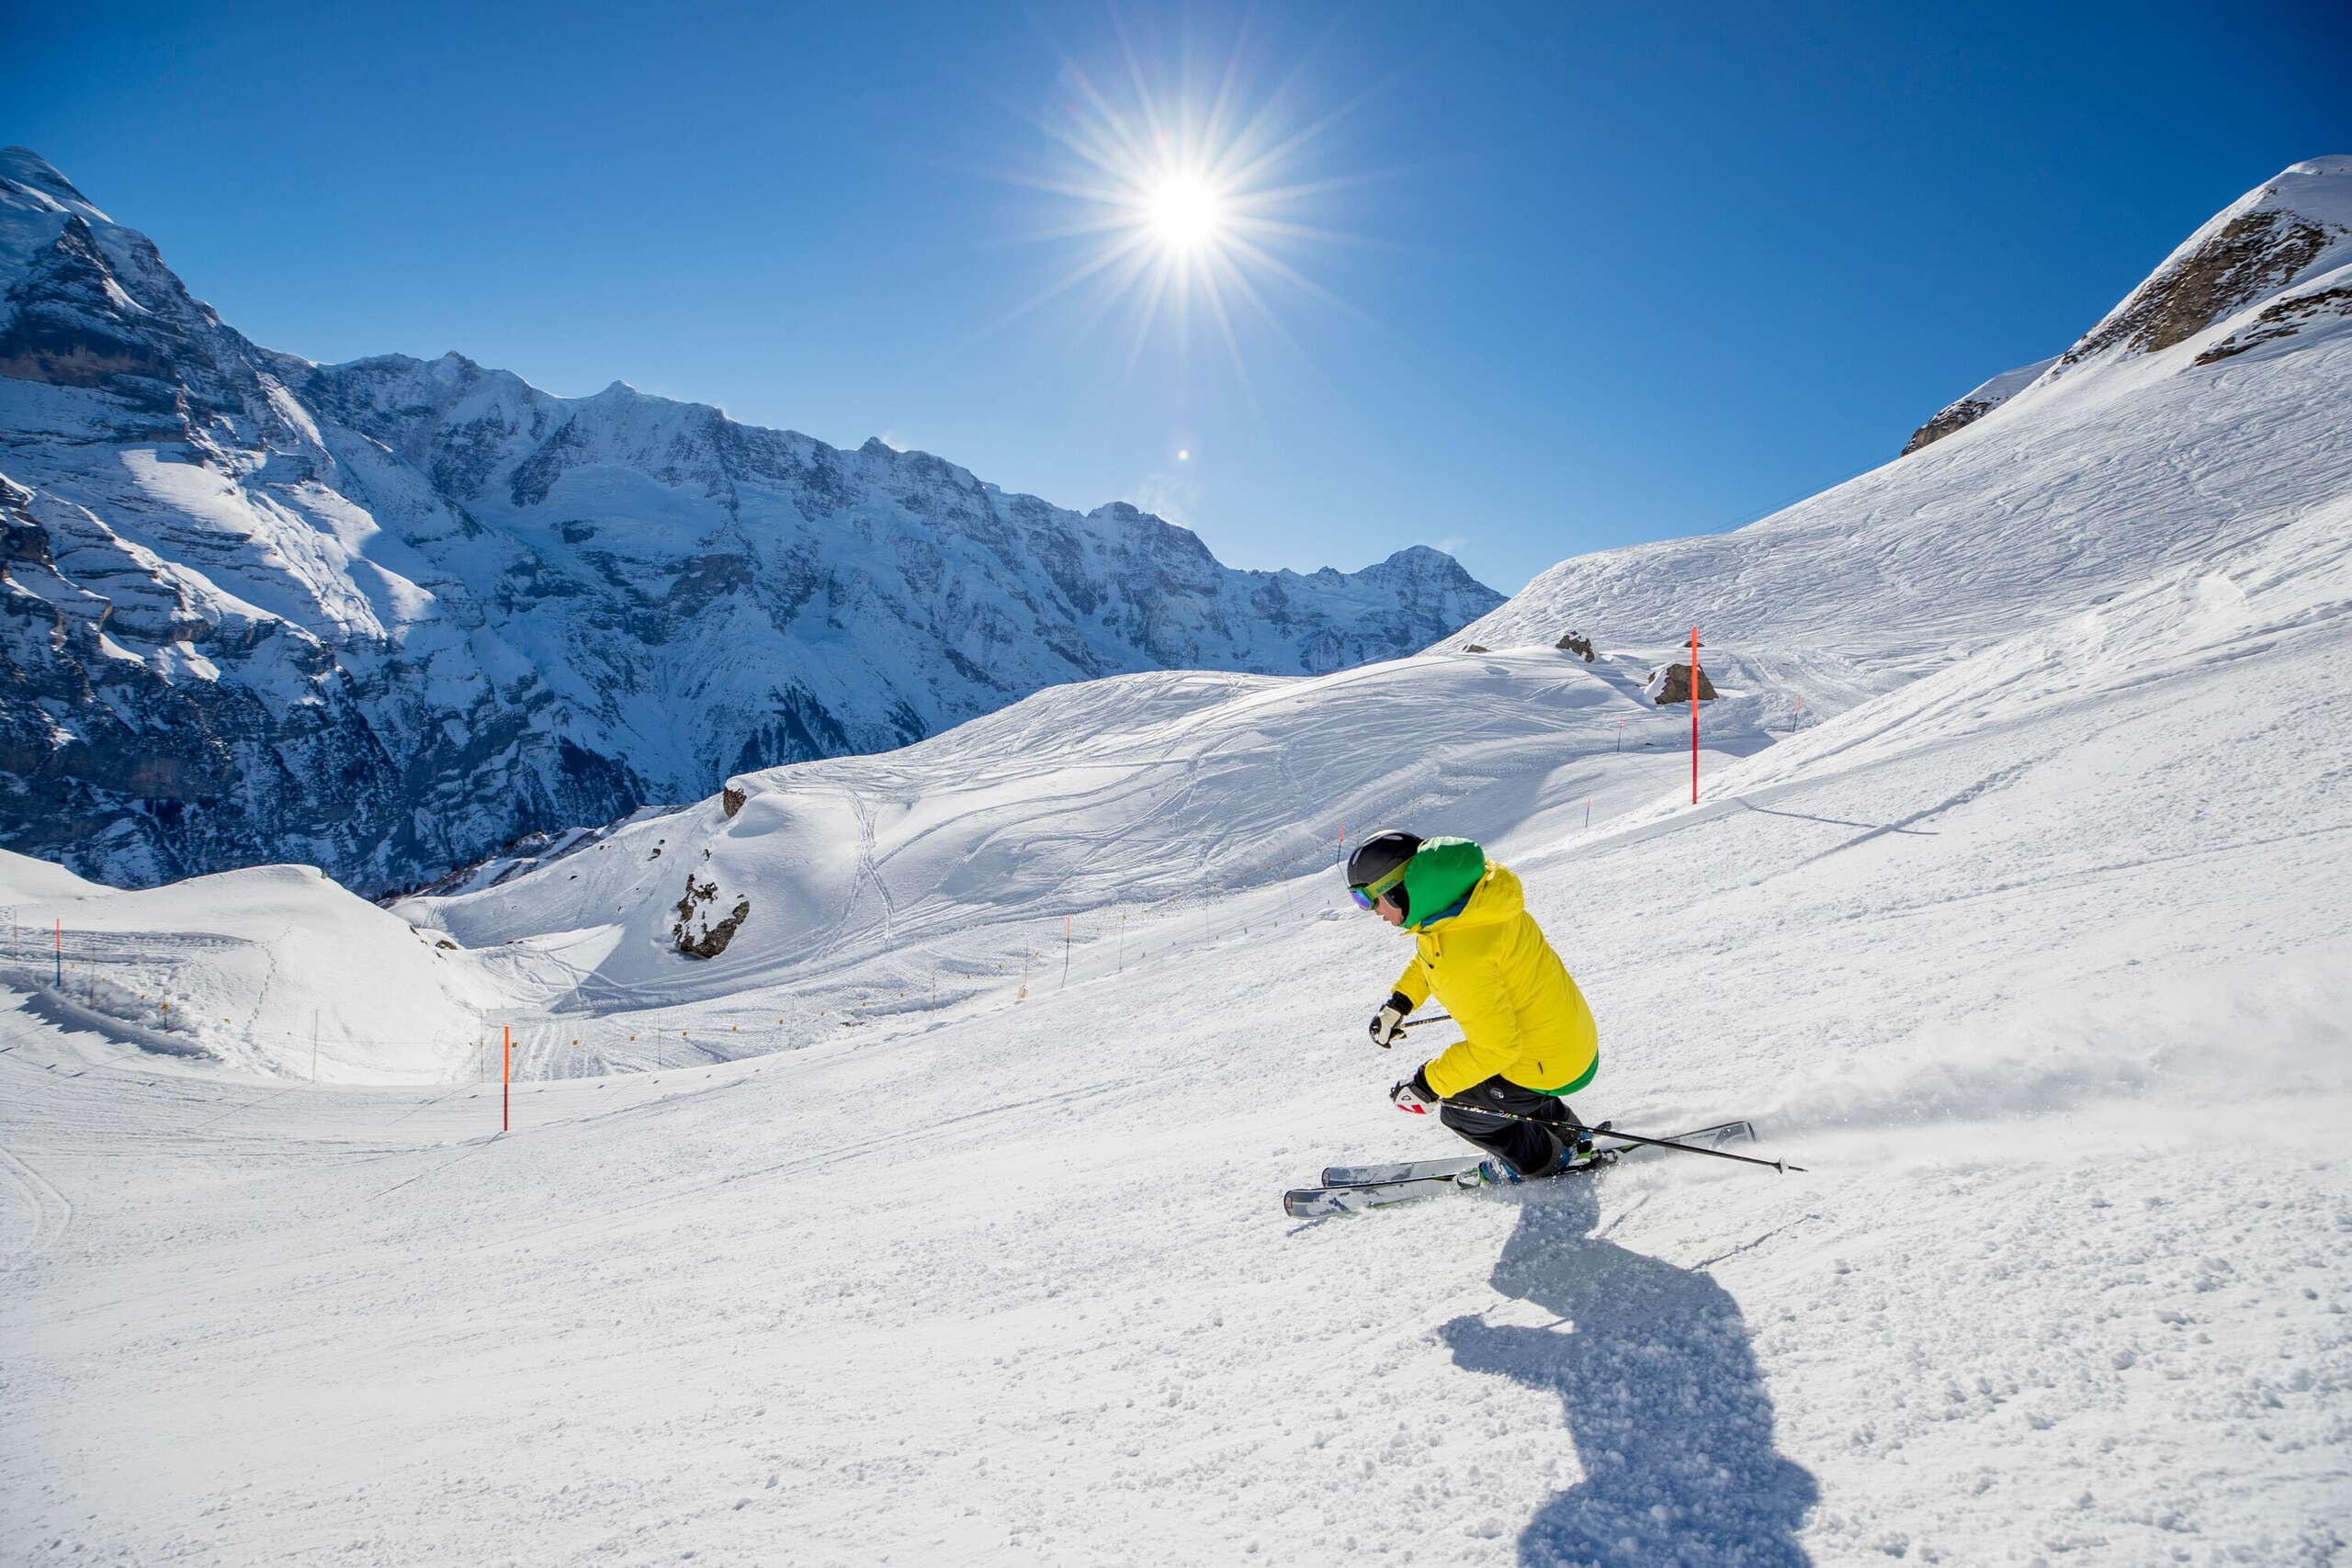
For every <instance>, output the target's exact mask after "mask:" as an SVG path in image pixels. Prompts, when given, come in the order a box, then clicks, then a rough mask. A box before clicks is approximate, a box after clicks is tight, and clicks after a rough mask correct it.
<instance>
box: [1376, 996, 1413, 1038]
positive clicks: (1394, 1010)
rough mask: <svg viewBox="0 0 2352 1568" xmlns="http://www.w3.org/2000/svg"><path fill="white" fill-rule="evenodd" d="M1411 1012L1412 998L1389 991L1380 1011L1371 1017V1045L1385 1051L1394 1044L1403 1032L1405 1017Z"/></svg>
mask: <svg viewBox="0 0 2352 1568" xmlns="http://www.w3.org/2000/svg"><path fill="white" fill-rule="evenodd" d="M1412 1010H1413V998H1410V997H1408V996H1407V995H1406V994H1405V993H1404V992H1402V991H1391V992H1389V993H1388V999H1387V1000H1386V1001H1385V1002H1383V1003H1381V1004H1380V1010H1379V1011H1378V1012H1376V1013H1374V1014H1373V1015H1372V1043H1374V1045H1377V1046H1379V1047H1380V1048H1381V1049H1382V1050H1384V1051H1385V1050H1387V1049H1388V1047H1390V1046H1391V1045H1394V1044H1396V1043H1397V1036H1398V1035H1399V1034H1402V1033H1404V1032H1405V1015H1406V1014H1407V1013H1408V1012H1411V1011H1412Z"/></svg>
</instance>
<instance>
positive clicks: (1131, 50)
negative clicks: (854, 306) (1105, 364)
mask: <svg viewBox="0 0 2352 1568" xmlns="http://www.w3.org/2000/svg"><path fill="white" fill-rule="evenodd" d="M1188 62H1189V63H1188ZM1198 67H1199V61H1198V60H1197V59H1196V58H1195V57H1194V56H1193V54H1191V53H1190V52H1189V51H1183V50H1173V51H1170V50H1162V51H1152V50H1146V49H1139V48H1137V47H1136V46H1135V43H1134V40H1132V39H1125V38H1124V37H1123V39H1122V47H1121V50H1120V51H1119V53H1118V56H1117V58H1116V59H1115V60H1114V61H1113V62H1110V68H1109V69H1098V70H1090V69H1087V68H1085V67H1082V66H1081V65H1080V64H1079V63H1078V62H1076V61H1075V60H1073V59H1070V58H1069V57H1068V56H1065V58H1064V68H1063V72H1062V75H1061V77H1060V80H1059V83H1058V85H1057V89H1056V92H1055V94H1054V96H1053V97H1052V99H1051V100H1050V102H1049V103H1048V104H1047V105H1046V107H1043V108H1041V109H1039V110H1036V111H1035V112H1032V113H1030V115H1029V118H1030V119H1031V120H1032V122H1033V123H1034V124H1035V126H1036V127H1037V128H1038V129H1039V130H1042V131H1044V132H1045V133H1046V136H1047V137H1048V138H1049V140H1050V142H1051V143H1052V145H1051V148H1050V149H1049V152H1048V157H1049V159H1050V165H1049V166H1047V167H1045V168H1037V169H1032V170H1027V171H1023V172H1020V173H1014V172H1011V171H1006V172H1002V173H1000V174H998V175H995V177H997V178H999V179H1002V180H1004V181H1006V182H1007V183H1009V184H1014V185H1021V186H1028V187H1030V188H1032V189H1035V190H1040V191H1045V192H1048V193H1050V194H1051V195H1052V196H1053V197H1057V198H1058V199H1057V202H1056V204H1055V205H1054V206H1053V207H1052V208H1051V209H1046V210H1041V211H1040V213H1039V218H1040V220H1042V221H1041V223H1040V226H1039V227H1038V228H1037V229H1035V230H1034V231H1031V232H1030V233H1028V234H1027V235H1025V236H1022V237H1023V238H1025V239H1028V240H1031V241H1035V242H1043V243H1056V244H1064V245H1068V246H1069V250H1068V252H1067V262H1068V265H1067V269H1066V270H1064V271H1063V272H1062V273H1061V274H1060V276H1057V277H1054V278H1052V279H1050V280H1049V281H1047V282H1046V283H1045V284H1044V285H1043V286H1042V287H1040V288H1038V289H1037V291H1036V292H1035V294H1034V295H1032V296H1031V297H1030V298H1029V299H1027V300H1026V301H1025V302H1023V304H1021V305H1019V306H1017V307H1015V308H1014V309H1012V310H1009V311H1007V312H1006V313H1005V314H1004V315H1003V316H1001V317H1000V318H998V319H997V320H996V321H993V322H992V323H990V324H989V325H988V326H986V327H984V328H982V329H981V330H980V333H979V334H978V335H979V336H986V335H988V334H989V333H993V332H996V331H1000V330H1001V329H1003V328H1005V327H1008V326H1010V325H1011V324H1012V322H1014V321H1019V320H1021V319H1022V318H1023V317H1025V316H1027V315H1029V314H1030V313H1031V312H1032V311H1035V310H1039V309H1040V308H1042V307H1044V306H1045V305H1046V304H1047V303H1049V302H1051V301H1053V300H1056V299H1065V298H1077V297H1080V296H1091V301H1092V309H1091V311H1089V312H1088V316H1087V320H1088V326H1089V330H1090V333H1091V329H1092V328H1093V327H1094V326H1096V325H1099V324H1100V323H1102V322H1103V321H1104V319H1105V318H1106V317H1108V316H1110V315H1112V314H1114V313H1119V314H1124V315H1125V317H1126V319H1127V324H1128V331H1127V333H1125V336H1126V337H1127V340H1128V341H1127V344H1126V355H1125V357H1126V360H1127V372H1128V374H1130V375H1133V374H1135V373H1136V368H1137V367H1138V365H1139V364H1140V362H1141V360H1142V358H1143V356H1144V355H1145V354H1146V352H1147V348H1148V345H1151V344H1164V345H1166V346H1168V347H1169V348H1170V349H1171V350H1172V351H1173V352H1175V353H1176V354H1177V355H1180V356H1182V357H1183V358H1186V359H1189V356H1190V355H1191V353H1192V352H1193V349H1192V345H1193V344H1194V343H1195V342H1196V341H1199V340H1202V339H1206V340H1207V341H1212V342H1215V343H1217V344H1220V345H1221V346H1222V348H1223V349H1224V351H1225V354H1226V356H1227V357H1228V358H1229V359H1230V360H1231V362H1232V365H1233V368H1234V369H1235V371H1236V372H1237V373H1238V376H1239V378H1240V379H1241V381H1242V383H1243V385H1244V387H1245V389H1246V387H1247V383H1248V381H1249V371H1248V368H1247V367H1246V366H1245V364H1244V363H1243V361H1244V357H1245V355H1244V347H1245V344H1274V343H1279V344H1282V345H1283V346H1284V347H1285V348H1294V347H1295V339H1294V338H1293V336H1292V334H1291V333H1290V332H1289V330H1288V329H1287V327H1285V325H1284V324H1283V321H1281V319H1280V317H1281V314H1282V310H1281V307H1282V306H1283V303H1284V301H1283V299H1282V298H1281V297H1282V296H1283V295H1285V294H1288V295H1292V296H1305V297H1306V298H1308V299H1312V300H1314V301H1316V302H1317V303H1318V304H1320V305H1322V306H1325V307H1329V308H1336V309H1338V310H1340V311H1341V312H1342V313H1344V314H1347V315H1349V316H1351V317H1355V318H1357V319H1359V320H1362V319H1363V318H1362V315H1361V313H1360V312H1358V311H1356V310H1353V309H1352V308H1351V307H1350V306H1348V305H1347V304H1346V303H1345V302H1343V301H1341V300H1340V299H1338V298H1336V297H1335V296H1333V295H1332V294H1331V293H1329V291H1328V290H1326V289H1324V288H1322V287H1320V286H1319V285H1317V283H1315V282H1314V281H1312V280H1311V279H1310V278H1309V277H1307V276H1306V274H1305V273H1304V272H1303V271H1302V270H1301V266H1300V265H1295V264H1296V263H1298V261H1299V254H1300V253H1301V252H1302V251H1304V250H1306V249H1307V248H1309V247H1313V246H1317V245H1321V244H1328V243H1340V244H1351V243H1358V242H1356V241H1355V240H1354V239H1353V237H1352V236H1351V235H1348V234H1346V233H1342V232H1338V231H1333V230H1330V229H1328V228H1325V227H1322V226H1321V225H1320V224H1318V223H1317V221H1316V219H1317V217H1319V216H1320V215H1321V213H1322V212H1324V211H1329V210H1334V208H1333V202H1334V200H1335V199H1336V193H1338V192H1340V191H1341V190H1343V189H1346V188H1348V187H1352V186H1358V185H1361V184H1363V183H1364V182H1366V181H1367V180H1370V179H1374V178H1376V177H1378V176H1377V175H1371V174H1368V173H1354V174H1346V175H1342V174H1340V173H1338V172H1337V171H1335V170H1333V169H1332V168H1330V167H1329V164H1330V159H1329V155H1328V154H1329V151H1330V149H1329V142H1330V140H1331V133H1332V130H1333V128H1334V127H1335V126H1336V125H1337V124H1338V123H1339V122H1340V120H1342V119H1343V118H1346V116H1347V115H1348V113H1349V112H1350V111H1351V109H1352V108H1353V107H1354V104H1353V103H1347V104H1341V105H1339V106H1337V107H1333V106H1331V105H1329V104H1328V103H1318V102H1317V101H1316V95H1315V94H1314V93H1313V92H1312V90H1311V89H1309V88H1308V87H1306V85H1304V84H1305V82H1306V72H1305V69H1304V65H1303V64H1302V65H1301V66H1300V67H1298V68H1295V69H1292V70H1289V71H1287V72H1285V73H1283V74H1282V75H1281V77H1280V80H1279V82H1277V83H1276V84H1274V85H1271V86H1268V87H1266V88H1265V89H1263V90H1260V89H1259V88H1258V87H1257V86H1256V85H1255V84H1256V81H1257V80H1258V79H1259V78H1260V76H1261V71H1260V69H1258V68H1257V67H1256V66H1253V62H1252V57H1251V54H1250V51H1248V50H1245V49H1244V48H1242V46H1241V45H1240V44H1238V43H1237V45H1236V46H1235V52H1234V54H1233V55H1232V57H1231V58H1230V59H1228V60H1227V61H1226V62H1224V64H1223V66H1222V68H1218V69H1200V68H1198ZM1359 101H1360V100H1359Z"/></svg>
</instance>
